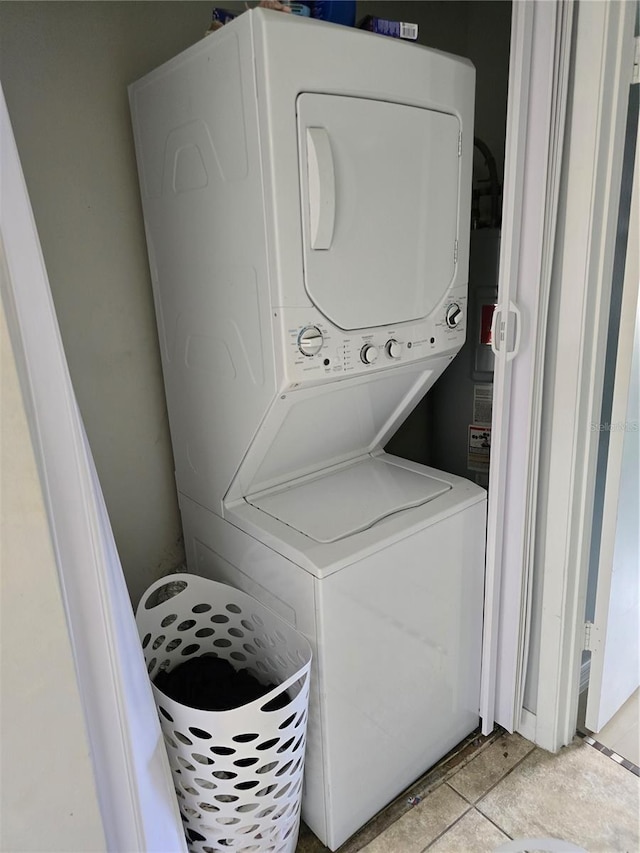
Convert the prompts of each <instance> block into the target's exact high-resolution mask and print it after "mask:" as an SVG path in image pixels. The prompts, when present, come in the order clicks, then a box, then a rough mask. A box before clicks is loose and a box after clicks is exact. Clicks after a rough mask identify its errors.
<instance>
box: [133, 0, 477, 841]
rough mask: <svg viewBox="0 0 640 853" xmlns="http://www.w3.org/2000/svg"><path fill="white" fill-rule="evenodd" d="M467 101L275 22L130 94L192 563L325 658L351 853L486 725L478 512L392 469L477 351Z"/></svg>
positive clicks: (212, 47) (309, 26)
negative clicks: (396, 444)
mask: <svg viewBox="0 0 640 853" xmlns="http://www.w3.org/2000/svg"><path fill="white" fill-rule="evenodd" d="M473 94H474V71H473V67H472V66H471V64H470V63H469V62H468V61H466V60H463V59H459V58H456V57H452V56H449V55H447V54H444V53H441V52H438V51H434V50H429V49H427V48H423V47H420V46H418V45H413V44H406V43H403V42H401V41H399V40H394V39H390V38H385V37H382V36H377V35H373V34H371V33H366V32H363V31H359V30H354V29H351V28H347V27H340V26H334V25H331V24H325V23H323V22H321V21H315V20H308V19H307V20H305V19H301V18H297V17H296V16H293V15H285V14H282V13H277V12H271V11H265V10H262V9H254V10H252V11H251V12H247V13H244V14H242V15H241V16H240V17H238V18H237V19H236V20H235V21H234V22H233V23H231V24H229V25H226V26H225V27H224V28H223V29H221V30H219V31H218V32H217V33H215V34H214V35H212V36H208V37H207V38H206V39H204V40H202V41H201V42H199V43H198V44H196V45H194V46H193V47H191V48H189V49H188V50H187V51H185V52H184V53H182V54H181V55H180V56H178V57H176V58H175V59H173V60H171V61H170V62H168V63H166V64H165V65H164V66H162V67H161V68H159V69H157V70H156V71H154V72H152V73H151V74H149V75H147V76H146V77H145V78H143V79H142V80H140V81H138V82H137V83H135V84H133V85H132V86H131V88H130V98H131V107H132V115H133V124H134V132H135V139H136V151H137V157H138V167H139V172H140V183H141V190H142V199H143V207H144V215H145V226H146V232H147V241H148V246H149V258H150V267H151V272H152V281H153V290H154V299H155V304H156V312H157V318H158V330H159V339H160V348H161V353H162V361H163V372H164V378H165V386H166V392H167V404H168V411H169V419H170V424H171V431H172V441H173V448H174V456H175V463H176V480H177V486H178V491H179V496H180V507H181V512H182V519H183V526H184V533H185V542H186V548H187V559H188V566H189V569H190V570H191V571H193V572H197V573H201V574H204V575H206V576H209V577H212V578H215V579H220V580H225V581H227V582H229V583H231V584H233V585H235V586H238V587H241V588H242V589H244V590H246V591H247V592H249V593H251V594H252V595H254V596H255V597H256V598H258V599H260V600H261V601H262V602H263V603H265V604H267V605H268V606H271V607H272V608H273V609H274V610H276V611H278V612H279V613H280V614H281V615H283V616H284V617H285V618H287V619H288V620H289V621H290V622H291V623H292V624H294V625H296V627H298V628H299V629H300V630H301V631H302V632H303V633H305V634H306V636H307V637H308V638H309V640H310V642H311V643H312V646H313V649H314V655H315V659H314V664H313V669H312V687H311V690H312V696H311V706H310V717H309V740H308V746H307V758H306V771H305V792H304V797H303V818H304V820H305V821H306V822H307V823H308V825H309V826H310V827H311V829H312V830H313V831H314V832H315V833H316V835H318V836H319V838H320V839H321V840H322V841H323V842H324V843H325V844H327V845H328V846H329V847H330V848H332V849H335V848H337V847H338V846H339V845H340V844H341V843H342V842H344V841H345V840H346V839H347V838H348V837H349V836H350V835H351V834H352V833H354V832H355V831H356V830H357V829H358V828H359V827H361V826H362V825H363V824H364V823H365V822H366V821H367V820H368V819H369V818H371V817H372V816H373V815H374V814H375V813H376V812H377V811H378V810H379V809H380V808H382V807H384V806H385V805H386V804H387V803H388V802H389V801H390V800H391V799H393V798H394V797H395V796H396V795H397V794H399V793H400V792H401V791H402V790H403V789H404V788H405V787H406V786H407V785H409V784H410V783H411V782H412V781H414V779H416V778H417V777H418V776H419V775H420V774H421V773H423V772H424V771H425V770H426V769H427V768H428V767H429V766H430V765H432V764H433V763H434V762H436V761H437V760H438V759H439V758H440V757H442V756H443V755H444V754H445V753H446V752H447V751H448V750H449V749H451V748H452V747H453V746H454V745H455V744H456V743H458V742H459V741H460V740H461V739H462V738H464V737H465V736H466V735H467V734H468V733H469V732H471V731H472V730H473V729H474V728H475V727H476V725H477V723H478V707H479V684H480V650H481V634H482V602H483V567H484V532H485V510H486V495H485V493H484V491H483V490H482V489H480V488H478V487H477V486H476V485H474V484H472V483H470V482H467V481H466V480H462V479H460V478H458V477H455V476H453V475H449V474H445V473H442V472H439V471H435V470H433V469H430V468H426V467H424V466H421V465H417V464H414V463H411V462H408V461H406V460H403V459H399V458H396V457H392V456H389V455H388V454H385V453H384V451H383V448H384V446H385V443H386V442H387V440H388V439H389V438H390V437H391V436H392V435H393V434H394V432H395V430H396V429H397V427H398V426H399V425H400V423H402V421H403V420H404V419H405V418H406V416H407V414H408V413H409V412H410V411H411V409H412V408H413V406H415V405H416V403H417V402H418V401H419V400H420V399H421V398H422V396H423V395H424V394H425V393H426V391H427V390H428V389H429V387H430V386H431V385H432V384H433V382H434V381H435V380H436V379H437V377H438V376H439V375H440V374H441V373H442V371H443V370H444V369H445V368H446V366H447V365H448V364H449V363H450V361H451V360H452V359H453V358H454V356H455V354H456V353H457V352H458V350H459V349H460V347H461V346H462V344H463V342H464V339H465V327H466V303H467V266H468V250H469V212H470V189H471V155H472V147H473Z"/></svg>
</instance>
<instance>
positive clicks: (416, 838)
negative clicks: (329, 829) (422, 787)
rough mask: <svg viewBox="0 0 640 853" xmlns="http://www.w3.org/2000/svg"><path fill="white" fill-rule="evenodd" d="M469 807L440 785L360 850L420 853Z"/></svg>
mask: <svg viewBox="0 0 640 853" xmlns="http://www.w3.org/2000/svg"><path fill="white" fill-rule="evenodd" d="M468 808H469V804H468V803H467V802H466V801H465V800H463V799H462V797H461V796H459V795H458V794H456V792H455V791H453V790H451V788H450V787H449V786H448V785H440V786H439V787H438V788H436V789H435V791H432V792H431V793H430V794H429V795H428V796H427V797H425V798H424V800H423V801H422V802H421V803H419V804H418V805H417V806H414V807H413V808H412V809H411V810H410V811H408V812H406V813H405V814H404V815H403V816H402V817H401V818H400V820H397V821H396V822H395V823H394V824H392V825H391V826H390V827H389V828H388V829H386V830H385V831H384V832H383V833H382V834H381V835H379V836H378V837H377V838H374V840H373V841H371V842H370V843H369V844H367V846H366V847H364V848H363V850H362V853H420V851H422V850H424V848H425V847H426V846H427V845H428V844H430V843H431V842H432V841H433V839H434V838H437V837H438V835H440V833H442V832H444V831H445V830H446V829H447V827H448V826H451V824H452V823H453V822H454V821H455V820H457V819H458V818H459V817H460V815H461V814H463V813H464V812H465V810H466V809H468Z"/></svg>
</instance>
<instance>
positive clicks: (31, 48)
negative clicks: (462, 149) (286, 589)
mask: <svg viewBox="0 0 640 853" xmlns="http://www.w3.org/2000/svg"><path fill="white" fill-rule="evenodd" d="M212 5H213V3H211V2H209V0H202V2H189V0H184V2H131V0H129V1H128V2H99V0H98V1H97V2H56V3H51V2H29V3H27V2H6V0H5V1H4V2H2V3H0V79H1V80H2V85H3V88H4V92H5V96H6V99H7V103H8V107H9V112H10V115H11V119H12V123H13V128H14V132H15V135H16V139H17V142H18V147H19V150H20V155H21V159H22V166H23V169H24V172H25V176H26V181H27V187H28V190H29V194H30V197H31V202H32V205H33V209H34V215H35V219H36V224H37V227H38V230H39V234H40V239H41V242H42V248H43V253H44V257H45V262H46V265H47V270H48V273H49V277H50V281H51V289H52V293H53V299H54V303H55V307H56V311H57V314H58V319H59V322H60V327H61V332H62V337H63V341H64V345H65V350H66V353H67V359H68V361H69V368H70V372H71V377H72V380H73V383H74V387H75V390H76V395H77V398H78V402H79V405H80V409H81V412H82V416H83V419H84V422H85V426H86V430H87V434H88V437H89V441H90V444H91V448H92V451H93V454H94V458H95V461H96V466H97V469H98V474H99V476H100V480H101V483H102V487H103V490H104V494H105V499H106V503H107V507H108V510H109V514H110V517H111V522H112V525H113V528H114V534H115V538H116V542H117V545H118V549H119V552H120V557H121V560H122V563H123V567H124V571H125V575H126V577H127V581H128V584H129V589H130V592H131V596H132V598H133V600H134V601H137V599H138V598H139V596H140V594H141V593H142V591H143V590H144V589H145V588H146V587H147V586H148V584H149V583H151V581H153V580H154V579H155V578H156V577H158V576H160V575H162V574H164V573H165V572H166V571H168V570H170V569H172V568H174V567H175V566H177V565H178V564H180V562H181V561H182V560H183V558H184V551H183V546H182V541H181V528H180V520H179V514H178V509H177V502H176V494H175V487H174V480H173V460H172V455H171V448H170V441H169V432H168V425H167V418H166V411H165V401H164V393H163V387H162V378H161V370H160V360H159V354H158V346H157V338H156V328H155V319H154V314H153V304H152V297H151V286H150V281H149V274H148V268H147V258H146V249H145V245H144V232H143V226H142V218H141V212H140V204H139V197H138V188H137V176H136V170H135V161H134V152H133V144H132V138H131V128H130V120H129V112H128V104H127V97H126V86H127V84H128V83H130V82H131V81H132V80H135V79H137V78H138V77H140V76H141V75H143V74H144V73H145V72H147V71H148V70H150V69H152V68H154V67H155V66H157V65H159V64H160V63H161V62H162V61H164V60H165V59H168V58H169V57H171V56H173V55H175V54H176V53H178V52H179V51H180V50H182V49H183V48H185V47H187V46H188V45H190V44H192V43H193V42H194V41H196V40H197V39H199V38H201V37H202V35H203V33H204V31H205V29H206V28H207V26H208V23H209V19H210V14H211V7H212ZM222 5H223V6H225V7H228V8H236V9H241V8H243V7H244V4H243V3H238V2H233V3H230V2H225V3H222ZM364 14H378V15H381V16H386V17H393V18H395V19H396V20H397V19H400V20H409V21H413V22H415V23H418V24H419V27H420V38H419V41H420V42H421V43H423V44H427V45H430V46H433V47H437V48H439V49H442V50H447V51H450V52H453V53H458V54H462V55H467V56H470V57H471V58H472V60H473V61H474V63H475V64H476V67H477V70H478V90H477V104H478V110H477V116H476V125H477V132H478V134H479V135H481V136H482V137H483V138H484V139H485V141H486V142H487V143H488V144H489V145H490V147H491V148H492V149H493V151H494V154H495V156H496V159H497V160H498V165H499V168H501V164H502V157H503V155H502V151H503V148H504V109H505V106H506V64H507V62H508V51H509V21H510V4H509V3H508V2H483V0H476V2H473V0H471V2H456V1H455V0H444V2H442V0H441V1H440V2H393V3H381V2H362V3H359V4H358V19H359V18H360V17H361V16H362V15H364ZM427 422H428V406H427V405H426V404H425V405H423V406H422V407H421V408H419V410H418V412H417V413H416V416H415V417H414V418H413V419H412V420H411V422H409V423H408V424H407V427H406V428H405V430H404V431H403V432H402V434H401V435H400V437H399V442H398V443H397V445H398V446H397V447H396V448H395V450H396V452H402V453H403V455H407V456H410V457H412V458H423V459H424V455H425V441H426V430H427V426H428V423H427Z"/></svg>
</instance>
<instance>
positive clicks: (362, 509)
mask: <svg viewBox="0 0 640 853" xmlns="http://www.w3.org/2000/svg"><path fill="white" fill-rule="evenodd" d="M450 489H451V484H450V483H447V482H446V480H438V479H436V478H435V477H431V476H428V475H426V474H421V473H418V472H416V471H413V470H410V469H408V468H404V467H402V466H401V465H397V464H395V463H393V462H390V461H388V460H385V459H380V458H376V457H370V458H368V459H365V460H361V461H359V462H356V463H354V464H352V465H349V466H348V467H346V468H340V469H338V470H336V471H331V472H329V473H326V474H323V475H321V476H319V477H315V478H313V479H311V480H307V481H305V482H304V483H301V484H299V485H293V486H291V485H289V486H284V487H281V488H279V489H276V490H273V491H271V492H268V493H263V494H262V495H258V496H254V497H248V498H247V501H248V503H250V504H251V505H252V506H254V507H256V508H257V509H259V510H261V511H262V512H265V513H267V514H268V515H270V516H273V518H276V519H278V520H279V521H281V522H283V523H284V524H287V525H289V527H292V528H294V529H295V530H297V531H299V532H300V533H303V534H304V535H305V536H308V537H310V538H311V539H313V540H315V541H316V542H323V543H326V542H336V541H338V540H339V539H344V538H345V537H347V536H350V535H352V534H354V533H358V532H359V531H361V530H366V529H367V528H369V527H372V526H373V525H374V524H375V523H376V522H378V521H380V520H381V519H383V518H386V517H387V516H389V515H392V514H394V513H397V512H400V511H401V510H404V509H408V508H410V507H416V506H420V505H421V504H424V503H427V502H428V501H431V500H433V499H434V498H437V497H438V496H439V495H442V494H444V493H445V492H447V491H449V490H450Z"/></svg>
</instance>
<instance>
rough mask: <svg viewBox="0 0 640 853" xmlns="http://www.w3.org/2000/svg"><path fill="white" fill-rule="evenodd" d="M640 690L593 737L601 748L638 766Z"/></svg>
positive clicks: (639, 759) (639, 760) (639, 756)
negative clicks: (607, 748)
mask: <svg viewBox="0 0 640 853" xmlns="http://www.w3.org/2000/svg"><path fill="white" fill-rule="evenodd" d="M639 724H640V690H636V691H635V693H634V694H633V695H632V696H630V698H629V699H627V701H626V702H625V703H624V705H623V706H622V708H620V710H619V711H618V712H617V713H616V714H614V716H613V717H612V719H611V720H609V722H608V723H607V724H606V726H603V728H602V729H601V730H600V731H599V732H598V733H597V734H594V735H593V737H594V738H595V740H597V741H598V742H599V743H601V744H602V745H603V746H608V747H609V749H612V750H613V751H614V752H617V753H618V754H619V755H622V756H623V757H624V758H626V759H627V760H628V761H632V762H633V763H634V764H638V765H640V725H639Z"/></svg>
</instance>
